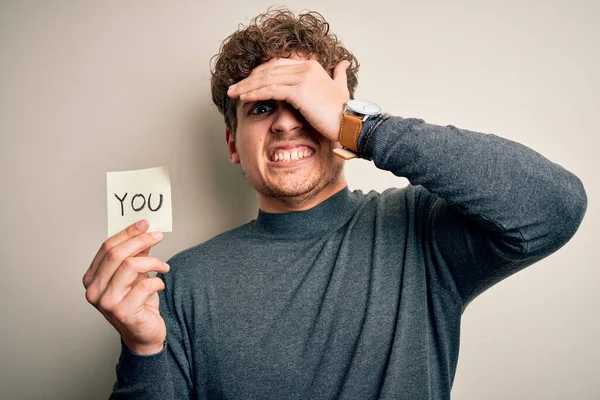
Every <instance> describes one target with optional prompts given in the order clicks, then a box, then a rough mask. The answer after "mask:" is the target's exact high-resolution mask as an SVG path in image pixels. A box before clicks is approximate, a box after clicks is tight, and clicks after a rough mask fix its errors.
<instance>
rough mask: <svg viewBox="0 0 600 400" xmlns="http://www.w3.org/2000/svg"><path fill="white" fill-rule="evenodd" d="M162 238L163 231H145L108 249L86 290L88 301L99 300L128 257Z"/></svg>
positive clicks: (153, 244)
mask: <svg viewBox="0 0 600 400" xmlns="http://www.w3.org/2000/svg"><path fill="white" fill-rule="evenodd" d="M162 238H163V235H162V233H161V232H151V233H143V234H141V235H138V236H135V237H133V238H130V239H128V240H127V241H125V242H123V243H121V244H120V245H118V246H115V247H113V248H112V249H110V250H108V251H107V252H106V255H105V256H104V259H103V260H102V261H101V262H100V265H99V266H98V270H97V271H96V275H95V276H94V279H93V280H92V282H91V283H90V286H89V287H88V290H87V292H86V296H87V297H88V301H90V300H91V302H92V304H95V303H94V300H96V301H97V300H98V299H99V298H100V296H101V295H102V293H104V291H105V290H106V286H107V285H108V282H109V281H110V280H111V278H112V276H113V275H114V273H115V271H116V270H117V268H119V266H120V265H121V263H122V262H123V261H124V260H125V259H126V258H128V257H133V256H134V255H136V254H138V253H140V252H141V251H143V250H145V249H147V248H148V247H151V246H155V245H156V244H158V243H159V242H160V241H161V240H162ZM88 292H90V293H88Z"/></svg>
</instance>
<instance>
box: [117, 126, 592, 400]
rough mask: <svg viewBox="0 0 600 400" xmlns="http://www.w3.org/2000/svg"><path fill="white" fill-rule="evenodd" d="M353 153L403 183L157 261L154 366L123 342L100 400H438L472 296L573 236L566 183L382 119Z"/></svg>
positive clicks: (536, 160) (576, 193)
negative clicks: (160, 337) (158, 337)
mask: <svg viewBox="0 0 600 400" xmlns="http://www.w3.org/2000/svg"><path fill="white" fill-rule="evenodd" d="M359 144H360V146H359V149H360V155H361V156H362V157H363V158H366V159H369V160H373V162H374V163H375V165H376V166H377V167H378V168H380V169H384V170H387V171H390V172H391V173H393V174H395V175H398V176H404V177H406V178H408V180H409V181H410V185H409V186H407V187H405V188H400V189H397V188H392V189H388V190H386V191H384V192H383V193H377V192H374V191H371V192H369V193H363V192H361V191H359V190H355V191H350V190H349V189H348V188H345V189H344V190H342V191H340V192H338V193H337V194H335V195H333V196H332V197H330V198H329V199H327V200H326V201H324V202H322V203H320V204H319V205H317V206H316V207H314V208H312V209H310V210H307V211H301V212H291V213H284V214H271V213H267V212H263V211H262V210H259V211H258V216H257V218H256V220H252V221H250V222H248V223H247V224H245V225H242V226H240V227H238V228H236V229H233V230H231V231H228V232H225V233H223V234H221V235H219V236H217V237H215V238H213V239H211V240H209V241H207V242H205V243H203V244H201V245H198V246H196V247H193V248H190V249H188V250H185V251H182V252H180V253H179V254H177V255H175V256H174V257H173V258H171V259H170V260H169V264H170V265H171V272H169V273H168V274H166V275H164V276H162V278H163V279H164V281H165V283H166V289H165V290H164V291H163V292H161V293H160V309H161V314H162V316H163V317H164V319H165V321H166V324H167V329H168V333H167V340H166V342H165V347H164V348H163V350H162V351H161V352H160V353H158V354H155V355H151V356H140V355H136V354H134V353H132V352H131V351H130V350H129V349H127V348H126V347H125V346H123V348H122V352H121V357H120V359H119V364H118V365H117V382H116V383H115V386H114V391H113V398H127V399H146V400H148V399H160V400H167V399H188V398H194V399H303V400H305V399H360V400H366V399H410V400H419V399H449V398H450V391H451V388H452V381H453V379H454V374H455V370H456V365H457V359H458V352H459V337H460V321H461V314H462V313H463V311H464V310H465V307H466V306H467V305H468V304H469V302H470V301H472V300H473V299H474V298H475V297H476V296H477V295H478V294H480V293H481V292H483V291H484V290H486V289H487V288H489V287H490V286H492V285H493V284H495V283H497V282H499V281H500V280H502V279H504V278H506V277H508V276H510V275H511V274H514V273H515V272H518V271H519V270H521V269H523V268H525V267H526V266H528V265H531V264H532V263H534V262H536V261H538V260H540V259H542V258H544V257H546V256H548V255H549V254H551V253H552V252H554V251H556V250H557V249H559V248H560V247H561V246H562V245H564V244H565V243H566V242H567V241H568V240H569V239H570V238H571V237H572V236H573V234H574V233H575V231H576V230H577V228H578V226H579V224H580V222H581V219H582V218H583V215H584V213H585V209H586V206H587V199H586V194H585V191H584V188H583V186H582V183H581V182H580V180H579V179H578V178H577V177H575V176H574V175H573V174H571V173H570V172H568V171H566V170H565V169H563V168H562V167H561V166H559V165H557V164H554V163H552V162H550V161H549V160H547V159H546V158H544V157H543V156H541V155H540V154H538V153H536V152H535V151H533V150H531V149H529V148H527V147H525V146H523V145H521V144H518V143H515V142H512V141H509V140H506V139H503V138H501V137H498V136H496V135H493V134H484V133H478V132H473V131H468V130H465V129H458V128H456V127H454V126H452V125H448V126H438V125H432V124H427V123H425V122H424V121H423V120H421V119H413V118H407V119H404V118H400V117H390V116H388V115H384V116H383V117H381V118H380V119H378V120H375V121H374V122H371V123H369V124H367V126H366V127H365V129H363V133H362V134H361V137H360V140H359Z"/></svg>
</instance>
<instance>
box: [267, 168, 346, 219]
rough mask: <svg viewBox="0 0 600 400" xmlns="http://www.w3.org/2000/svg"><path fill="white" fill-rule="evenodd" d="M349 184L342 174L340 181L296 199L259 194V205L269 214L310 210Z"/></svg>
mask: <svg viewBox="0 0 600 400" xmlns="http://www.w3.org/2000/svg"><path fill="white" fill-rule="evenodd" d="M347 185H348V183H346V178H345V177H344V174H340V179H337V180H336V182H334V183H332V184H330V185H327V186H325V187H324V188H321V189H319V190H318V192H317V193H316V194H314V193H312V192H309V193H306V194H304V195H301V196H296V197H285V198H282V197H271V196H265V195H264V194H262V193H258V205H259V207H260V209H261V210H263V211H266V212H269V213H287V212H292V211H305V210H309V209H311V208H313V207H315V206H317V205H318V204H321V203H322V202H324V201H325V200H327V199H328V198H330V197H331V196H333V195H334V194H336V193H338V192H339V191H340V190H342V189H344V188H345V187H346V186H347Z"/></svg>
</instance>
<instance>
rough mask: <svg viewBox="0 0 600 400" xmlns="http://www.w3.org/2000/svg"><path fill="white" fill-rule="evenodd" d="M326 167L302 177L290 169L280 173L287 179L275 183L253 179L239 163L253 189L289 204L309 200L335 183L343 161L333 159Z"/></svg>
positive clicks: (298, 203) (342, 167)
mask: <svg viewBox="0 0 600 400" xmlns="http://www.w3.org/2000/svg"><path fill="white" fill-rule="evenodd" d="M326 168H327V167H326V166H325V167H324V166H321V167H320V168H319V169H318V171H317V172H316V173H313V174H311V175H309V176H306V177H304V179H300V178H298V177H297V176H296V174H295V172H294V171H292V170H290V171H287V172H283V173H280V174H285V175H289V179H286V177H283V178H282V180H284V183H283V184H280V185H276V184H274V183H273V182H271V181H267V182H265V181H258V180H257V179H254V178H253V177H251V176H250V174H248V173H247V172H246V170H245V168H244V166H243V164H242V165H241V169H242V173H243V174H244V176H245V177H246V180H247V181H248V182H249V183H250V185H252V187H253V188H254V190H256V191H257V192H259V193H260V194H262V195H263V196H267V197H272V198H275V199H277V200H279V201H281V202H283V203H286V204H290V205H300V204H302V203H306V202H309V201H311V200H312V199H313V198H315V197H316V196H317V195H318V194H319V193H321V191H323V190H324V189H325V188H327V187H328V186H329V185H333V184H335V183H336V182H337V181H338V180H339V178H340V175H341V174H342V171H343V169H344V162H343V161H342V160H339V161H338V160H335V162H333V163H332V164H331V165H330V169H329V170H327V169H326Z"/></svg>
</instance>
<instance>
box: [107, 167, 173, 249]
mask: <svg viewBox="0 0 600 400" xmlns="http://www.w3.org/2000/svg"><path fill="white" fill-rule="evenodd" d="M106 189H107V190H106V201H107V207H108V236H109V237H110V236H113V235H114V234H115V233H117V232H119V231H122V230H123V229H125V228H127V227H128V226H129V225H131V224H133V223H135V222H136V221H139V220H140V219H142V218H145V219H147V220H148V222H150V227H149V228H148V230H147V232H152V231H161V232H171V231H172V228H173V213H172V210H171V180H170V179H169V171H167V167H157V168H147V169H137V170H133V171H118V172H107V173H106Z"/></svg>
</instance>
